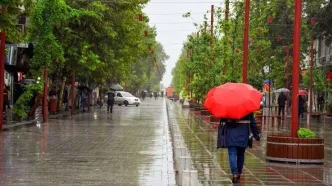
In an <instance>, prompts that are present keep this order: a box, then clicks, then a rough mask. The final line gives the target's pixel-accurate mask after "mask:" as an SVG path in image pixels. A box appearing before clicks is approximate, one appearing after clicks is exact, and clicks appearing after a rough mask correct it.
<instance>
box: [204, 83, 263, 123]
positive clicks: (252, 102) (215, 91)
mask: <svg viewBox="0 0 332 186" xmlns="http://www.w3.org/2000/svg"><path fill="white" fill-rule="evenodd" d="M262 97H263V95H262V93H261V92H259V91H258V90H257V89H255V88H254V87H252V86H251V85H248V84H244V83H226V84H224V85H221V86H219V87H215V88H212V89H211V90H210V91H209V92H208V94H207V96H206V99H205V102H204V107H205V108H206V109H208V110H209V111H210V112H211V114H213V115H214V116H215V117H218V118H229V119H241V118H243V117H244V116H246V115H248V114H250V113H252V112H253V111H256V110H258V109H260V103H261V101H262Z"/></svg>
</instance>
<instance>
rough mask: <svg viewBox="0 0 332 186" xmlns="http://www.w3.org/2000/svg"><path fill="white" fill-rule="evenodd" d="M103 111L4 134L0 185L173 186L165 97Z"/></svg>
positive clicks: (0, 149) (0, 140) (0, 150)
mask: <svg viewBox="0 0 332 186" xmlns="http://www.w3.org/2000/svg"><path fill="white" fill-rule="evenodd" d="M105 109H106V107H102V108H101V109H99V108H97V109H95V110H94V111H93V112H91V113H84V114H78V115H75V116H74V117H73V118H71V117H67V118H60V119H59V118H58V119H50V120H49V122H48V124H40V123H37V125H34V126H29V127H20V128H15V129H14V130H10V131H5V132H3V133H2V134H1V138H0V143H1V145H0V180H1V181H0V182H1V183H0V185H1V186H14V185H15V186H18V185H31V186H45V185H48V186H49V185H56V186H58V185H68V186H69V185H70V186H85V185H86V186H93V185H96V186H120V185H121V186H131V185H135V186H136V185H147V186H168V185H175V175H174V169H173V157H172V146H171V140H170V135H169V130H168V120H167V114H166V105H165V101H164V100H163V99H159V100H153V99H151V100H150V99H147V100H145V101H143V102H142V105H141V106H139V107H136V106H128V107H124V106H122V107H119V106H115V107H114V112H113V114H110V113H107V112H106V110H105Z"/></svg>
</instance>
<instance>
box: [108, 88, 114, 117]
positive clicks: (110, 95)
mask: <svg viewBox="0 0 332 186" xmlns="http://www.w3.org/2000/svg"><path fill="white" fill-rule="evenodd" d="M114 97H115V93H114V92H111V91H110V92H108V93H107V112H110V113H113V105H114Z"/></svg>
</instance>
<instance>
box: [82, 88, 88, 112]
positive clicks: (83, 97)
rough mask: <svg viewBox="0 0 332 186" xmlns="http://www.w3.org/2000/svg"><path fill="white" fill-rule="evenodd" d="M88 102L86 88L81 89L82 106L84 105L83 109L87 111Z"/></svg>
mask: <svg viewBox="0 0 332 186" xmlns="http://www.w3.org/2000/svg"><path fill="white" fill-rule="evenodd" d="M86 102H87V92H85V91H84V90H82V91H81V106H82V111H83V112H85V111H86V110H85V108H86Z"/></svg>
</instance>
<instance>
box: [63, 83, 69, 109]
mask: <svg viewBox="0 0 332 186" xmlns="http://www.w3.org/2000/svg"><path fill="white" fill-rule="evenodd" d="M62 103H63V105H64V107H65V110H66V111H67V110H68V87H67V86H65V88H64V89H63V96H62Z"/></svg>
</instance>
